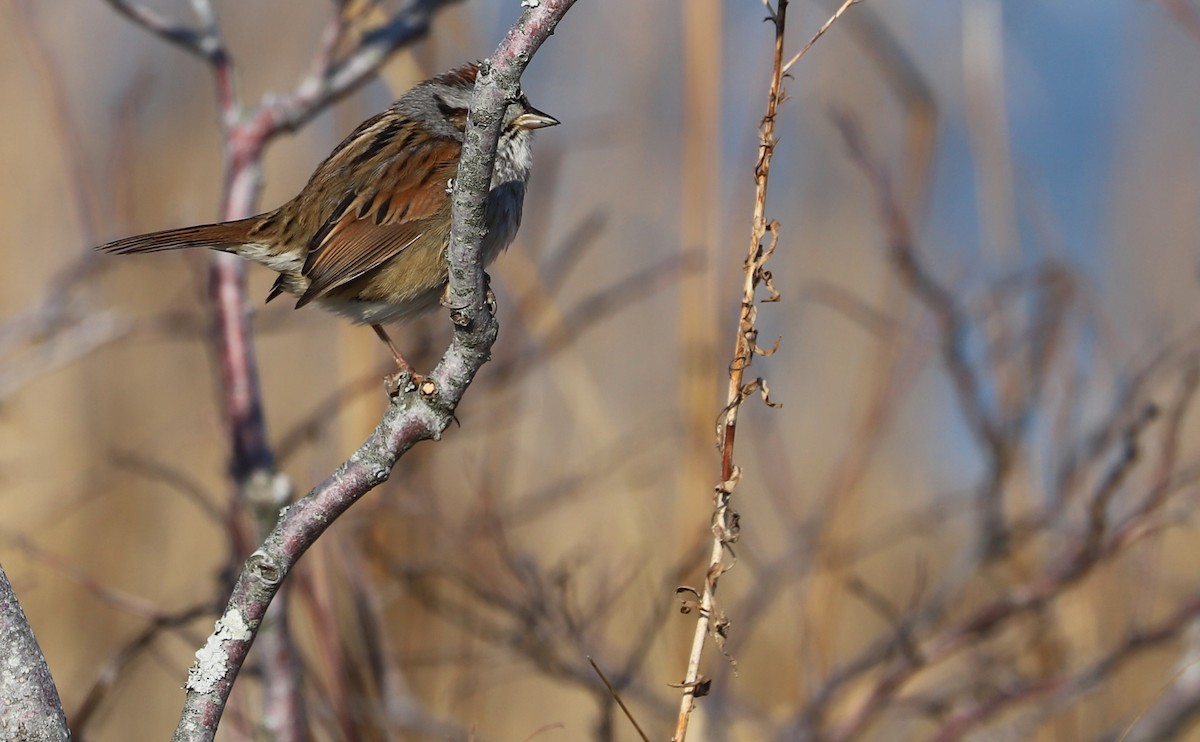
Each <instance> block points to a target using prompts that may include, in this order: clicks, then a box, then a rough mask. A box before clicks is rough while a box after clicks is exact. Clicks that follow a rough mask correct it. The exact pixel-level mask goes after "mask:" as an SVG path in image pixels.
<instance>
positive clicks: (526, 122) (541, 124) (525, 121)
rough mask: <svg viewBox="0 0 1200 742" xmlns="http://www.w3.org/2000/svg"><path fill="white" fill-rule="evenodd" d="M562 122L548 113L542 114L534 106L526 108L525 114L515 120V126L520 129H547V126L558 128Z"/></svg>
mask: <svg viewBox="0 0 1200 742" xmlns="http://www.w3.org/2000/svg"><path fill="white" fill-rule="evenodd" d="M560 123H562V122H560V121H559V120H558V119H556V118H554V117H553V116H551V115H550V114H548V113H542V112H541V111H539V110H538V109H536V108H534V107H533V106H525V113H522V114H521V115H520V116H517V117H516V118H515V119H513V125H514V126H516V127H517V128H518V129H545V128H546V127H547V126H558V125H559V124H560Z"/></svg>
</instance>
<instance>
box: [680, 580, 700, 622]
mask: <svg viewBox="0 0 1200 742" xmlns="http://www.w3.org/2000/svg"><path fill="white" fill-rule="evenodd" d="M675 597H676V598H677V599H678V600H679V612H680V613H682V614H683V615H685V616H686V615H687V614H689V613H691V612H692V611H695V610H700V593H699V592H697V590H696V588H694V587H688V586H687V585H680V586H679V587H677V588H675Z"/></svg>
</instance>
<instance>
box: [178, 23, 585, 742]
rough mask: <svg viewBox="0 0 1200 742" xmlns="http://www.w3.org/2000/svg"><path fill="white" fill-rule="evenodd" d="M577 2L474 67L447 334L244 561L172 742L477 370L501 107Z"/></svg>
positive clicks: (213, 710) (199, 731) (198, 725)
mask: <svg viewBox="0 0 1200 742" xmlns="http://www.w3.org/2000/svg"><path fill="white" fill-rule="evenodd" d="M574 2H575V0H541V2H539V3H538V4H537V6H536V7H532V8H528V9H526V10H525V12H524V13H523V14H522V15H521V17H520V18H519V19H518V21H517V22H516V24H515V25H514V26H513V28H512V29H511V30H510V31H509V33H508V35H507V36H506V37H505V38H504V41H503V42H501V44H500V46H499V48H498V49H497V50H496V53H495V54H494V55H493V57H492V58H491V59H490V60H488V61H487V62H485V63H484V64H483V66H482V67H481V70H480V73H479V76H478V81H477V84H476V91H475V97H474V99H473V101H472V105H471V115H470V118H469V121H468V126H467V131H466V136H465V141H464V145H463V152H462V157H461V161H460V164H459V171H458V176H457V177H456V178H455V192H454V198H453V201H454V206H453V222H452V223H453V227H452V233H451V240H450V247H449V251H448V255H447V259H448V262H449V266H450V289H449V296H450V299H449V302H448V303H449V304H450V305H451V307H452V310H451V317H452V319H453V321H454V323H455V332H454V335H453V338H452V340H451V342H450V346H449V347H448V348H447V350H446V352H445V354H444V355H443V356H442V359H441V361H440V362H439V363H438V365H437V366H436V367H435V368H434V369H433V371H432V372H431V373H430V374H429V376H428V377H427V379H426V381H425V383H423V384H422V385H421V387H420V389H410V390H407V391H405V392H404V393H401V394H400V395H398V396H397V397H396V399H395V400H394V401H393V403H392V406H391V407H390V408H389V409H388V411H387V412H386V414H385V415H384V418H383V421H382V422H381V423H380V424H379V426H378V427H377V428H376V429H375V432H374V433H373V434H372V435H371V437H370V438H368V439H367V441H366V442H365V443H363V445H362V446H361V447H360V448H359V449H358V450H357V451H356V452H355V453H354V454H353V455H352V456H351V457H350V458H349V459H348V460H347V461H346V462H345V463H343V464H342V465H341V466H340V467H338V469H337V470H336V471H335V472H334V473H333V474H332V475H330V476H329V477H328V478H327V479H326V480H325V481H324V482H322V483H321V484H319V485H317V486H316V487H315V488H314V489H313V490H312V491H311V492H309V493H308V495H306V496H305V497H304V498H302V499H301V500H299V501H298V502H296V503H295V504H293V505H291V506H289V507H287V508H284V509H283V511H282V512H281V513H280V517H279V521H278V522H277V523H276V525H275V528H274V529H273V530H272V531H271V533H270V534H269V535H268V536H267V537H266V540H265V541H264V542H263V544H262V545H261V546H260V547H259V548H258V549H257V550H256V551H255V552H254V554H252V555H251V556H250V558H249V559H247V560H246V563H245V565H244V567H243V569H242V572H241V574H240V575H239V577H238V579H237V582H236V584H235V586H234V589H233V593H232V595H231V597H230V600H229V603H228V605H227V606H226V609H225V612H224V614H223V615H222V616H221V618H220V619H218V620H217V623H216V629H215V631H214V632H213V634H212V635H211V636H210V637H209V639H208V642H207V643H206V644H205V646H204V647H203V648H202V649H201V650H200V651H199V652H197V655H196V656H197V662H196V664H195V665H194V666H193V667H192V669H191V671H190V672H189V675H188V682H187V700H186V702H185V705H184V709H183V713H182V716H181V718H180V722H179V727H178V728H177V729H176V732H175V739H176V740H211V739H213V737H214V735H215V733H216V728H217V725H218V724H219V722H220V718H221V715H222V713H223V711H224V708H225V703H226V701H227V700H228V698H229V694H230V691H231V690H232V687H233V682H234V680H235V679H236V677H237V674H238V671H239V670H240V669H241V666H242V664H243V662H244V661H245V658H246V655H247V653H248V652H249V650H250V646H251V644H252V643H253V641H254V638H255V635H256V634H257V631H258V629H259V627H260V625H261V623H262V620H263V616H264V615H265V614H266V610H267V607H268V606H269V605H270V603H271V600H272V598H274V596H275V594H276V593H277V592H278V591H279V589H280V586H281V585H282V583H283V581H284V579H285V578H286V577H287V575H288V573H289V572H290V570H291V569H292V567H293V566H294V565H295V563H296V561H297V560H298V559H299V558H300V557H301V556H302V555H303V554H304V552H305V551H306V550H307V549H308V548H309V547H310V546H311V545H312V544H313V543H314V542H315V541H316V539H317V538H318V537H319V536H320V535H321V534H322V533H323V532H324V531H325V529H326V528H328V527H329V524H330V523H332V522H333V520H334V519H336V518H337V517H338V516H339V515H341V514H342V513H344V512H345V511H346V510H347V509H348V508H349V507H350V506H351V505H352V504H354V503H355V502H356V501H357V500H358V499H359V498H361V497H362V496H363V495H365V494H366V493H367V492H369V491H370V490H372V489H373V488H375V487H376V486H378V485H379V484H381V483H382V482H384V481H386V480H387V478H388V477H389V476H390V475H391V471H392V467H393V466H394V465H395V463H396V461H397V459H399V458H400V456H402V455H404V453H405V452H407V451H408V450H409V449H410V448H412V447H413V446H414V445H415V444H416V443H418V442H419V441H422V440H428V439H437V438H439V437H440V436H441V434H442V431H444V430H445V429H446V428H447V427H448V426H449V424H450V422H451V420H453V415H454V410H455V408H456V406H457V405H458V402H459V401H460V400H461V399H462V395H463V394H464V392H465V391H466V389H467V387H468V386H469V385H470V383H471V380H472V379H473V378H474V376H475V374H476V373H477V372H478V371H479V369H480V368H481V367H482V366H483V364H484V363H485V362H486V361H487V359H488V357H489V354H490V350H491V346H492V344H493V343H494V342H495V339H496V335H497V331H498V325H497V324H496V321H495V318H494V316H493V315H492V312H491V311H490V308H489V307H488V306H487V305H486V304H485V302H484V300H483V294H484V276H483V268H482V265H481V262H480V255H479V249H480V244H481V242H482V238H483V230H482V229H481V225H482V224H483V214H484V204H485V203H486V194H487V190H488V186H489V184H490V180H491V168H492V163H493V161H494V159H495V148H496V141H497V139H498V136H499V131H500V125H501V122H502V119H503V114H504V109H505V107H506V106H507V104H508V101H509V100H511V99H513V98H514V97H515V95H516V92H517V90H518V87H517V86H518V81H519V79H520V75H521V73H522V71H523V70H524V69H525V66H526V65H527V64H528V63H529V59H530V58H531V57H532V56H533V54H534V52H535V51H536V50H537V49H538V47H539V46H541V44H542V42H543V41H545V39H546V38H547V37H549V35H550V34H551V32H553V30H554V27H555V26H556V25H557V23H558V21H559V20H560V19H561V18H562V16H563V15H564V14H565V13H566V12H567V10H569V9H570V8H571V6H572V5H574Z"/></svg>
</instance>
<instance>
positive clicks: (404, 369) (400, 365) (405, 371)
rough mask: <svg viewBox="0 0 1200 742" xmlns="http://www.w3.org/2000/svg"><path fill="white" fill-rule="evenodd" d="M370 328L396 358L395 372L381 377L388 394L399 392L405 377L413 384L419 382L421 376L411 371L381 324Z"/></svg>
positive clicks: (392, 394)
mask: <svg viewBox="0 0 1200 742" xmlns="http://www.w3.org/2000/svg"><path fill="white" fill-rule="evenodd" d="M371 329H372V330H374V331H375V334H376V335H378V336H379V339H380V340H382V341H383V342H384V343H385V344H386V345H387V347H388V350H390V351H392V357H393V358H395V359H396V373H394V374H388V375H387V376H385V377H383V386H384V388H385V389H387V393H388V395H390V396H392V397H394V396H396V395H397V394H399V393H400V388H401V386H402V385H403V386H406V384H404V382H405V381H406V379H405V377H408V379H411V380H412V383H413V384H420V383H421V377H420V376H418V375H417V373H416V372H415V371H413V369H412V366H411V365H409V363H408V361H406V360H405V359H404V356H403V355H402V354H401V353H400V351H399V350H397V348H396V344H395V343H393V342H392V339H391V338H390V337H388V334H387V332H386V331H385V330H384V329H383V326H382V325H371Z"/></svg>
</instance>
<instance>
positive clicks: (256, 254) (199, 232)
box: [98, 64, 558, 370]
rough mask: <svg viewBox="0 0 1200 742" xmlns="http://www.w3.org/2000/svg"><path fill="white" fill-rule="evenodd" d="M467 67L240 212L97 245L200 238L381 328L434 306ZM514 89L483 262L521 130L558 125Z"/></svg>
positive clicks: (516, 216)
mask: <svg viewBox="0 0 1200 742" xmlns="http://www.w3.org/2000/svg"><path fill="white" fill-rule="evenodd" d="M477 71H478V66H477V65H474V64H470V65H466V66H464V67H461V68H459V69H457V70H454V71H452V72H449V73H446V74H445V75H442V76H440V77H435V78H433V79H432V80H428V81H426V82H424V83H421V84H420V85H418V86H417V87H415V88H413V89H412V90H410V91H409V92H407V93H405V94H404V95H403V96H402V97H401V98H400V99H399V100H397V101H396V102H395V103H394V104H393V105H392V106H391V107H390V108H388V109H387V110H386V111H384V112H382V113H380V114H378V115H376V116H374V117H372V118H370V119H367V120H366V121H364V122H363V123H362V124H361V125H360V126H359V127H358V128H357V129H355V130H354V132H353V133H351V134H350V135H349V136H348V137H346V138H345V139H344V140H342V142H341V144H339V145H338V146H337V147H336V148H335V149H334V150H333V152H332V153H331V154H330V155H329V157H327V158H326V159H325V161H324V162H322V163H321V164H320V165H319V166H318V167H317V169H316V171H315V172H314V173H313V175H312V177H311V178H309V181H308V183H307V184H306V185H305V186H304V188H303V190H301V191H300V193H299V194H298V195H297V196H296V197H295V198H293V199H292V200H290V201H288V202H287V203H285V204H283V205H282V206H280V207H279V208H277V209H275V210H273V211H268V212H266V213H264V214H259V215H258V216H254V217H250V218H249V219H241V220H238V221H231V222H223V223H220V224H205V225H200V226H195V227H184V228H182V229H170V230H166V231H163V232H154V233H151V234H144V235H139V236H136V237H127V238H125V239H121V240H116V241H114V242H110V243H108V244H106V245H102V246H100V247H99V248H98V249H99V250H103V251H106V252H112V253H118V254H126V253H143V252H155V251H158V250H176V249H182V248H189V247H206V248H210V249H213V250H221V251H223V252H229V253H233V254H235V255H238V256H239V257H242V258H245V259H247V260H251V261H254V262H256V263H261V264H263V265H265V266H267V267H268V268H271V269H272V270H274V271H276V272H277V273H279V277H278V278H277V279H276V280H275V285H274V286H273V287H272V288H271V292H270V294H269V295H268V296H267V301H270V300H272V299H274V298H275V297H277V296H279V295H280V294H281V293H285V292H286V293H288V294H292V295H294V296H296V297H297V301H296V307H297V308H299V307H302V306H304V305H305V304H308V303H310V302H311V303H315V304H317V305H319V306H321V307H323V308H325V309H328V310H330V311H334V312H337V313H339V314H342V315H345V316H347V317H350V318H351V319H352V320H354V321H356V322H362V323H368V324H371V325H372V326H373V327H374V328H375V330H376V332H377V333H379V335H380V337H381V338H383V339H384V341H385V342H387V343H388V345H389V347H391V349H392V352H393V354H394V355H395V357H396V362H397V364H398V365H399V366H400V368H401V370H406V369H407V364H406V362H405V361H404V359H403V357H402V356H401V355H400V353H399V352H397V351H396V349H395V347H394V346H392V344H391V341H390V340H389V339H388V338H387V335H386V333H384V331H383V328H382V327H381V326H380V325H381V324H382V323H384V322H389V321H393V320H403V319H408V318H411V317H414V316H416V315H418V314H421V313H423V312H426V311H428V310H430V309H433V308H434V307H436V306H437V305H438V303H439V301H440V299H441V297H442V292H443V290H444V288H445V285H446V265H445V250H446V246H447V245H448V243H449V238H450V187H449V186H450V181H451V179H452V178H453V177H454V174H455V171H456V170H457V167H458V157H459V153H460V150H461V148H462V139H463V129H464V128H465V126H466V119H467V110H468V105H469V103H470V98H471V92H472V90H473V88H474V84H475V75H476V72H477ZM557 123H558V121H556V120H555V119H554V118H552V117H550V116H547V115H546V114H544V113H541V112H540V111H538V110H537V109H535V108H533V107H532V106H530V105H529V103H528V101H527V100H525V98H524V96H522V97H521V98H520V100H519V101H518V102H516V103H513V104H511V105H510V106H509V107H508V111H507V113H506V114H505V119H504V128H503V129H502V131H501V135H500V142H499V146H498V149H497V153H496V164H495V167H494V169H493V171H492V185H491V192H490V193H489V195H488V203H487V226H488V233H487V236H486V237H485V238H484V244H483V258H484V263H485V265H486V264H488V263H490V262H491V261H492V260H494V259H495V258H496V256H497V255H499V253H500V252H501V251H502V250H503V249H504V248H505V247H507V246H508V244H509V243H510V242H511V241H512V239H513V237H514V236H515V235H516V232H517V227H518V226H519V225H520V221H521V206H522V202H523V200H524V197H525V184H526V181H527V180H528V179H529V169H530V164H531V153H530V143H531V140H532V130H534V129H538V128H542V127H546V126H553V125H555V124H557Z"/></svg>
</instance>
